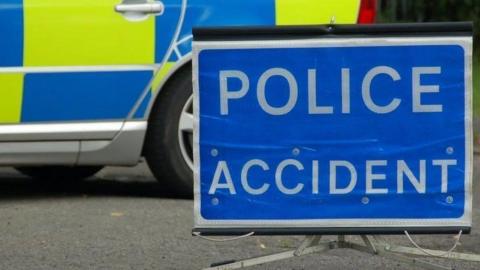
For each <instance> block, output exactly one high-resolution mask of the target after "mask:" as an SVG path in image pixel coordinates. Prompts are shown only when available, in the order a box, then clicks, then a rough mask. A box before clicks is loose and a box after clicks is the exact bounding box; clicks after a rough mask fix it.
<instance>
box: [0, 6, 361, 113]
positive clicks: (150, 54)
mask: <svg viewBox="0 0 480 270" xmlns="http://www.w3.org/2000/svg"><path fill="white" fill-rule="evenodd" d="M120 2H121V1H120V0H82V1H80V2H78V1H62V0H2V2H1V3H0V37H1V38H2V40H3V41H4V42H0V68H6V67H15V68H19V67H20V68H21V67H26V68H31V67H44V68H45V67H47V68H48V67H55V68H56V69H58V68H61V67H82V71H81V72H78V71H75V72H72V71H67V70H63V71H61V72H44V73H40V72H35V73H28V72H27V73H24V72H19V73H2V72H1V70H0V86H1V87H0V95H1V97H2V98H1V99H0V106H2V110H0V123H29V122H55V121H62V122H65V121H90V120H95V121H98V120H112V119H125V118H126V117H127V115H128V114H129V112H130V111H131V110H132V108H133V107H134V105H135V104H136V103H137V102H140V106H139V108H138V109H137V111H136V112H135V114H134V117H135V118H143V117H144V115H145V111H146V108H147V107H148V104H149V103H150V102H151V99H152V96H153V94H152V93H150V92H149V93H148V94H147V95H146V96H145V98H144V99H143V100H139V99H140V97H141V96H142V93H143V91H144V90H145V87H146V86H147V85H148V82H149V81H150V80H151V77H152V76H153V70H128V68H127V69H122V70H118V69H115V70H108V69H107V70H104V71H103V70H102V71H98V68H95V67H98V66H117V65H118V66H122V65H123V66H128V65H154V64H159V63H162V61H163V60H166V62H165V64H166V65H164V67H163V68H162V70H161V72H160V73H159V74H158V77H157V78H155V79H154V83H153V86H152V90H153V89H157V87H158V85H159V82H160V81H161V78H162V77H163V76H165V74H167V73H168V71H169V69H170V68H172V67H173V66H174V65H175V62H177V61H178V60H179V58H181V57H183V56H185V55H186V54H188V53H189V52H190V51H191V39H189V36H191V29H192V27H194V26H197V27H198V26H233V25H237V26H273V25H288V24H315V23H317V24H318V23H326V22H329V20H330V18H331V17H332V16H335V18H336V22H337V23H353V22H355V20H356V17H357V10H358V5H359V1H358V0H354V1H349V0H336V1H316V0H295V1H293V0H276V1H275V0H264V1H257V0H242V1H239V0H229V1H226V0H189V1H187V2H188V5H187V8H186V12H185V16H184V20H183V24H182V26H181V28H180V29H179V31H180V32H179V35H178V37H177V39H176V41H175V42H172V41H173V39H174V38H175V32H176V30H177V25H178V23H179V21H180V18H181V11H182V0H164V1H162V2H163V3H164V4H165V7H166V9H165V12H164V14H163V15H162V16H158V17H150V18H149V19H147V20H144V21H141V22H131V21H128V20H126V19H125V18H124V17H123V16H121V15H120V14H118V13H115V12H114V11H113V7H114V6H115V5H117V4H119V3H120ZM333 10H335V12H336V13H335V14H332V13H333V12H332V11H333ZM5 41H6V42H5ZM178 41H183V42H178ZM170 46H174V47H175V48H176V50H175V51H174V52H173V53H171V54H170V55H168V56H165V55H166V54H167V53H168V52H169V48H170ZM90 68H91V70H90Z"/></svg>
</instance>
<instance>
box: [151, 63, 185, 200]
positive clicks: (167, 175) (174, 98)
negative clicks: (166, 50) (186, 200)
mask: <svg viewBox="0 0 480 270" xmlns="http://www.w3.org/2000/svg"><path fill="white" fill-rule="evenodd" d="M192 147H193V99H192V71H191V67H190V66H188V67H185V68H183V69H181V70H179V71H178V73H177V74H175V76H174V77H172V79H171V80H170V81H169V82H168V83H167V84H166V85H165V87H164V88H163V89H162V92H161V93H160V94H159V96H158V97H157V101H156V102H155V104H154V105H153V108H152V111H151V113H150V119H149V123H148V131H147V136H146V139H145V150H144V154H145V158H146V160H147V163H148V165H149V167H150V169H151V170H152V172H153V174H154V175H155V177H156V178H157V180H159V181H160V182H162V183H164V184H165V185H166V186H167V187H168V188H170V189H173V190H175V191H176V192H178V193H180V194H182V195H186V196H192V194H193V148H192Z"/></svg>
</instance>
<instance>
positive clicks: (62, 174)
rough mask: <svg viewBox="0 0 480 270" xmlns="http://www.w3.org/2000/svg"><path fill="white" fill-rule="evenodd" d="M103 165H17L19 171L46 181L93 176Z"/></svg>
mask: <svg viewBox="0 0 480 270" xmlns="http://www.w3.org/2000/svg"><path fill="white" fill-rule="evenodd" d="M102 168H103V167H102V166H76V167H69V166H42V167H33V166H32V167H16V168H15V169H17V171H19V172H21V173H23V174H25V175H27V176H30V177H32V178H34V179H41V180H46V181H52V182H56V181H78V180H82V179H85V178H88V177H90V176H93V175H94V174H96V173H97V172H98V171H100V170H101V169H102Z"/></svg>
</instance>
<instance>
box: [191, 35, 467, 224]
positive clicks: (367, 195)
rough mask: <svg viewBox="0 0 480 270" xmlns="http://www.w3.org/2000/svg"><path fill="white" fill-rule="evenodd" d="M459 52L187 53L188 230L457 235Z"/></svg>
mask: <svg viewBox="0 0 480 270" xmlns="http://www.w3.org/2000/svg"><path fill="white" fill-rule="evenodd" d="M471 44H472V43H471V37H462V36H459V37H453V36H452V37H389V38H378V37H376V38H368V37H362V38H351V37H350V38H341V37H338V38H313V39H293V40H292V39H290V40H287V41H282V40H255V41H251V40H250V41H249V40H244V41H242V40H238V41H218V40H216V41H197V42H195V43H194V85H195V86H194V92H195V93H194V94H195V124H196V126H195V127H196V128H195V139H194V141H195V146H194V147H195V151H194V152H195V227H196V228H200V229H201V228H213V229H215V228H219V229H221V228H249V229H252V230H255V228H296V229H299V228H336V229H337V230H338V228H347V227H351V228H362V227H364V228H391V227H395V228H402V229H408V228H418V227H427V228H435V227H470V226H471V187H470V186H471V171H472V168H471V166H472V165H471V153H472V149H471V147H472V146H471V140H472V138H471V126H470V125H471V121H470V119H471V46H472V45H471Z"/></svg>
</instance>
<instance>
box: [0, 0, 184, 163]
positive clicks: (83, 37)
mask: <svg viewBox="0 0 480 270" xmlns="http://www.w3.org/2000/svg"><path fill="white" fill-rule="evenodd" d="M181 10H182V1H181V0H162V1H153V0H152V1H151V0H123V1H122V0H3V1H2V2H0V36H1V38H2V40H4V41H6V42H0V95H1V98H0V106H2V110H0V142H9V141H12V140H13V141H17V142H18V141H70V142H74V141H75V142H76V141H79V140H89V139H93V140H99V139H102V140H104V139H112V138H113V137H114V136H115V134H116V133H117V132H118V131H119V130H120V129H121V127H122V125H123V122H124V120H125V119H126V118H127V116H128V115H129V113H131V111H132V110H133V108H135V105H136V103H137V102H139V100H140V98H141V97H142V95H144V93H145V92H147V91H149V84H150V82H151V80H152V76H153V74H155V72H156V71H157V70H158V69H159V68H161V65H162V61H163V58H164V55H165V54H166V53H167V51H168V50H169V47H170V44H171V42H172V40H173V39H174V35H175V32H176V29H177V28H178V24H179V21H180V17H181V16H180V14H181ZM71 147H72V148H73V149H74V148H76V147H77V144H72V145H71ZM1 153H2V149H1V147H0V154H1ZM0 162H1V160H0Z"/></svg>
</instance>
